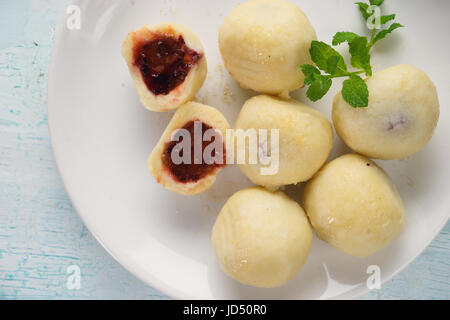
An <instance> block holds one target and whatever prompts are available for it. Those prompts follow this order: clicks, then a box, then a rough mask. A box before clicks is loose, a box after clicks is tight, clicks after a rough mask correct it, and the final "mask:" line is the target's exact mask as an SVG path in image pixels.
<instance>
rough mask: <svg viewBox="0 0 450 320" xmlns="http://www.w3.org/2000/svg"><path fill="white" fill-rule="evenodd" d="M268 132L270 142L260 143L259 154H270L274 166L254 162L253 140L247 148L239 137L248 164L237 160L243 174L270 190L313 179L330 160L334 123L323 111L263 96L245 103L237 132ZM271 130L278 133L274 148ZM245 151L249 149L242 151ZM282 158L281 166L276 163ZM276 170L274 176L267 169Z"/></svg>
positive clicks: (295, 102)
mask: <svg viewBox="0 0 450 320" xmlns="http://www.w3.org/2000/svg"><path fill="white" fill-rule="evenodd" d="M239 129H241V130H242V132H248V130H256V131H259V130H260V129H265V130H268V139H267V141H262V139H259V140H258V151H257V154H258V155H259V156H261V155H268V157H269V158H271V159H272V163H271V164H270V165H266V164H264V163H262V162H261V161H258V162H257V163H256V164H252V163H251V162H250V157H249V155H250V152H251V148H250V140H248V141H247V143H245V145H242V144H239V143H238V140H237V138H236V141H235V143H236V149H237V153H240V154H246V155H247V157H246V158H245V162H244V163H240V161H239V160H237V162H238V165H239V168H240V169H241V170H242V172H243V173H244V174H245V175H246V176H247V177H248V178H249V179H250V180H251V181H252V182H253V183H255V184H257V185H260V186H264V187H266V188H269V189H277V188H279V187H280V186H284V185H289V184H297V183H299V182H304V181H307V180H308V179H310V178H311V177H312V176H313V175H314V174H315V173H316V172H317V171H318V170H319V169H320V168H321V167H322V166H323V165H324V164H325V162H326V161H327V159H328V157H329V155H330V152H331V149H332V146H333V135H334V134H333V129H332V126H331V123H330V122H329V121H328V119H326V118H325V117H324V116H323V115H322V114H321V113H320V112H319V111H317V110H314V109H312V108H310V107H308V106H306V105H304V104H302V103H301V102H298V101H296V100H292V99H291V100H284V99H281V98H275V97H271V96H267V95H260V96H256V97H253V98H251V99H249V100H248V101H247V102H245V104H244V106H243V107H242V110H241V112H240V114H239V117H238V119H237V121H236V124H235V132H236V134H238V133H239V131H238V130H239ZM271 130H278V134H279V136H278V141H275V142H276V143H275V144H274V148H273V149H272V141H271V140H272V138H271V136H270V133H271ZM243 148H245V150H242V149H243ZM277 159H278V165H277V167H275V166H274V165H273V163H275V162H276V160H277ZM268 167H273V168H274V170H273V172H271V173H265V172H263V169H267V168H268Z"/></svg>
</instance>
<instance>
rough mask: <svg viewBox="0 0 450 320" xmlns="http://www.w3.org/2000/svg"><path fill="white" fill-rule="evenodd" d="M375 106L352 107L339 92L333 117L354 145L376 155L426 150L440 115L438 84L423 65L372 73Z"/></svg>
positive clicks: (392, 156)
mask: <svg viewBox="0 0 450 320" xmlns="http://www.w3.org/2000/svg"><path fill="white" fill-rule="evenodd" d="M366 82H367V86H368V88H369V93H370V96H369V106H368V107H366V108H352V107H351V106H350V105H349V104H348V103H347V102H346V101H345V100H344V99H343V97H342V94H341V93H338V94H337V95H336V97H335V99H334V104H333V122H334V125H335V128H336V131H337V133H338V135H339V136H340V137H341V138H342V140H343V141H344V142H345V143H346V144H347V146H349V147H350V148H351V149H353V150H354V151H356V152H358V153H360V154H363V155H365V156H368V157H370V158H376V159H384V160H393V159H401V158H406V157H408V156H410V155H412V154H414V153H416V152H418V151H420V150H421V149H422V148H423V147H425V145H426V144H427V143H428V142H429V141H430V139H431V138H432V136H433V133H434V131H435V128H436V126H437V123H438V119H439V99H438V94H437V90H436V87H435V85H434V84H433V82H432V81H431V80H430V78H429V77H428V76H427V75H426V74H425V73H424V72H423V71H421V70H419V69H417V68H415V67H413V66H410V65H399V66H395V67H392V68H389V69H386V70H383V71H380V72H377V73H375V74H374V75H373V76H372V77H371V78H369V79H367V81H366Z"/></svg>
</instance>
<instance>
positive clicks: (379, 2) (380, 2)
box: [369, 0, 384, 6]
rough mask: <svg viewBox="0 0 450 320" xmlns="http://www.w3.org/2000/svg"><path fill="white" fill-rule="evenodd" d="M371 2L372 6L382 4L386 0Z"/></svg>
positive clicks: (371, 0)
mask: <svg viewBox="0 0 450 320" xmlns="http://www.w3.org/2000/svg"><path fill="white" fill-rule="evenodd" d="M369 2H370V4H371V5H372V6H381V5H382V4H383V2H384V0H370V1H369Z"/></svg>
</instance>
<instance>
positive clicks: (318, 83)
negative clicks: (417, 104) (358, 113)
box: [301, 0, 403, 108]
mask: <svg viewBox="0 0 450 320" xmlns="http://www.w3.org/2000/svg"><path fill="white" fill-rule="evenodd" d="M383 3H384V0H369V3H364V2H357V3H356V5H357V6H358V8H359V10H360V12H361V15H362V17H363V19H364V20H365V21H366V22H368V23H367V25H368V28H369V30H371V31H372V35H371V37H370V39H368V38H367V37H364V36H360V35H358V34H356V33H354V32H337V33H336V34H335V35H334V37H333V41H332V44H333V46H337V45H340V44H343V43H345V42H346V43H347V44H348V46H349V52H350V55H351V60H350V61H351V66H352V67H353V68H355V69H356V70H355V71H349V68H348V67H347V65H346V63H345V60H344V57H343V56H342V55H341V54H340V53H339V52H337V51H336V50H335V49H334V48H333V47H332V46H330V45H328V44H326V43H325V42H322V41H312V42H311V48H310V50H309V52H310V54H311V59H312V61H313V62H314V63H315V64H316V66H317V67H316V66H313V65H309V64H305V65H302V66H301V70H302V71H303V73H304V75H305V85H307V86H309V88H308V91H307V92H306V95H307V96H308V98H309V99H310V100H312V101H318V100H320V99H322V97H323V96H325V95H326V94H327V92H328V91H329V90H330V88H331V85H332V79H334V78H342V77H345V78H348V79H347V80H345V81H344V83H343V88H342V96H343V98H344V99H345V101H347V102H348V103H349V104H350V105H351V106H352V107H354V108H362V107H367V106H368V105H369V90H368V88H367V85H366V83H365V81H364V80H363V79H362V78H361V75H362V74H365V75H366V76H367V77H370V76H372V64H371V56H370V51H371V49H372V47H373V46H374V45H375V44H376V43H377V42H378V41H380V40H382V39H384V38H385V37H386V36H387V35H389V34H390V33H392V32H393V31H394V30H396V29H398V28H400V27H403V26H402V25H401V24H400V23H392V24H391V25H390V26H389V27H388V28H386V27H383V28H381V30H378V29H377V25H374V26H373V27H370V26H369V21H372V20H375V21H376V22H377V23H378V25H379V26H380V25H381V26H385V25H386V24H387V23H388V22H390V21H393V20H394V19H395V17H396V16H395V14H389V15H383V16H379V17H375V16H374V15H375V14H376V13H377V12H378V13H379V12H381V9H380V8H379V9H380V10H376V9H377V8H376V7H380V6H381V5H382V4H383ZM374 6H375V7H374Z"/></svg>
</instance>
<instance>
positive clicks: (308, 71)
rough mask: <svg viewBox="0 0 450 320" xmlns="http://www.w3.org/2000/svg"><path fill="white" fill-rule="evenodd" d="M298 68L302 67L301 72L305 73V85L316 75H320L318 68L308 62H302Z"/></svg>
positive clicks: (310, 82) (312, 80)
mask: <svg viewBox="0 0 450 320" xmlns="http://www.w3.org/2000/svg"><path fill="white" fill-rule="evenodd" d="M300 68H301V69H302V71H303V74H304V75H305V84H306V85H310V84H312V83H313V82H314V80H316V78H317V77H320V76H321V74H320V70H319V69H317V68H316V67H315V66H312V65H310V64H304V65H302V66H301V67H300Z"/></svg>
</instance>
